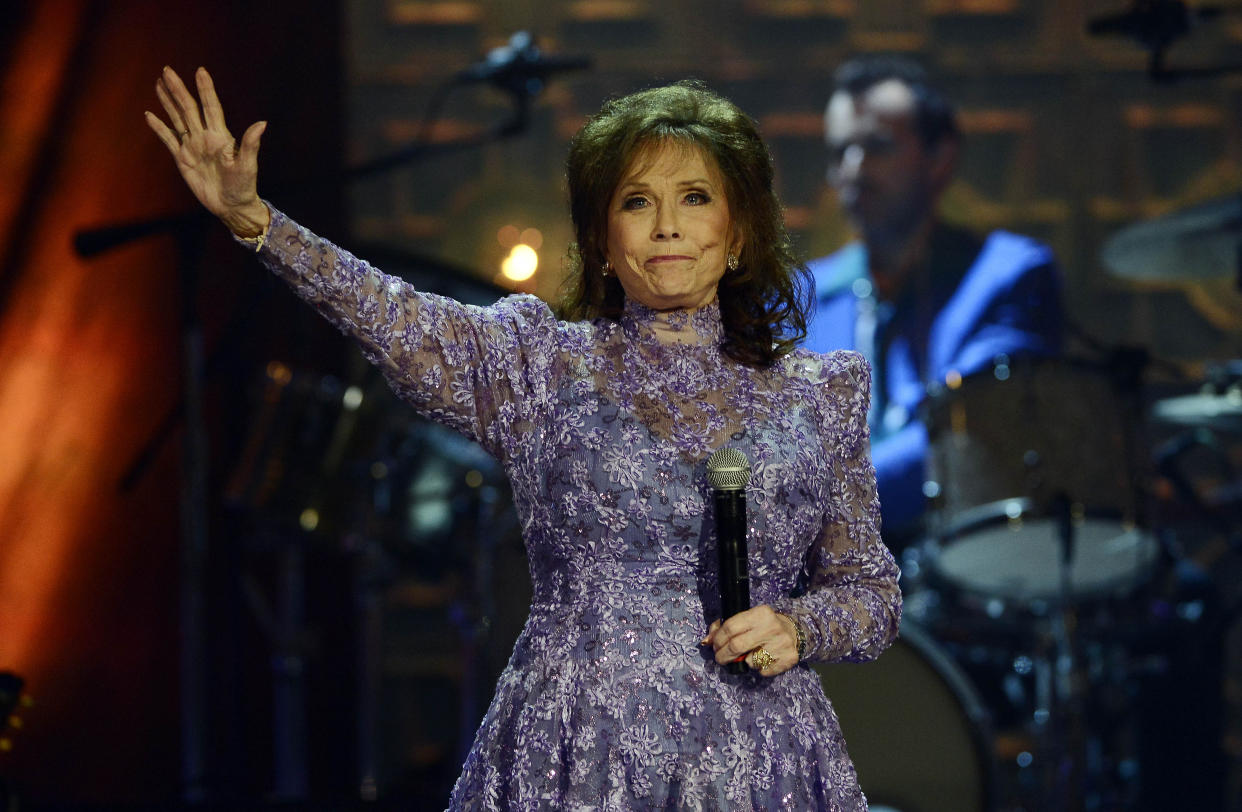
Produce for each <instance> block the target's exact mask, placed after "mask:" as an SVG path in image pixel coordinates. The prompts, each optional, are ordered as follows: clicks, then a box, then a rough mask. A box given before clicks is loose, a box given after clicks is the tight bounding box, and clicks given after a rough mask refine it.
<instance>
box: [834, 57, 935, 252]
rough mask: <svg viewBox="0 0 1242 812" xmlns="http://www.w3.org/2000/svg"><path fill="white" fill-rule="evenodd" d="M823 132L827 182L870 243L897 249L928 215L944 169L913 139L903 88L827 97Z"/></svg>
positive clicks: (910, 97)
mask: <svg viewBox="0 0 1242 812" xmlns="http://www.w3.org/2000/svg"><path fill="white" fill-rule="evenodd" d="M824 132H825V136H826V139H827V142H828V152H829V162H828V182H829V183H830V184H832V186H833V188H835V189H836V191H837V196H838V197H839V198H840V200H841V204H842V205H843V206H844V207H845V209H846V210H847V211H848V212H849V214H850V216H851V217H852V218H853V220H854V224H855V226H856V227H857V228H858V229H859V230H860V231H861V232H862V234H863V236H864V238H865V239H866V240H867V241H868V242H869V243H876V242H878V243H885V242H891V241H897V242H900V241H901V240H903V239H904V238H905V237H907V236H909V235H910V234H912V233H913V232H914V230H915V229H916V228H917V227H918V226H919V225H920V223H921V222H922V221H923V220H924V218H926V217H929V216H930V215H931V214H932V210H933V207H934V205H935V197H936V194H937V192H938V190H939V188H940V182H941V180H942V177H941V174H942V167H941V164H940V162H939V161H938V160H937V158H938V156H937V155H936V154H935V153H936V150H935V149H929V148H928V147H926V146H925V145H924V143H923V140H922V138H920V136H919V133H918V130H917V129H916V123H915V98H914V93H913V92H912V91H911V90H910V88H909V87H908V86H907V85H906V84H905V83H904V82H901V81H900V80H897V79H890V80H887V81H884V82H880V83H879V84H876V85H874V86H872V87H871V88H869V89H867V90H866V91H864V92H862V93H861V94H859V95H857V96H852V95H850V94H849V93H846V92H844V91H838V92H837V93H835V94H833V96H832V98H831V99H830V100H829V101H828V108H827V110H826V111H825V113H824Z"/></svg>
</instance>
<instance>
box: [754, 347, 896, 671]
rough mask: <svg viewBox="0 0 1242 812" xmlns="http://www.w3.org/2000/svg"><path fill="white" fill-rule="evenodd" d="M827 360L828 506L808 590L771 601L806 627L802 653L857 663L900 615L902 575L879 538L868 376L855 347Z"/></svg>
mask: <svg viewBox="0 0 1242 812" xmlns="http://www.w3.org/2000/svg"><path fill="white" fill-rule="evenodd" d="M824 361H825V364H824V375H825V377H826V380H825V381H824V382H823V383H822V384H821V387H822V391H823V394H824V399H825V401H826V402H825V404H824V405H823V406H822V409H823V414H822V416H821V421H822V422H821V426H820V431H821V432H822V434H823V437H824V448H825V453H826V454H827V455H828V459H829V461H830V463H829V479H828V482H827V483H826V487H825V496H826V500H827V506H826V511H825V522H824V527H823V529H822V531H821V532H820V536H819V538H818V540H817V542H816V543H815V545H814V547H813V548H812V549H811V551H810V554H809V556H808V561H807V576H808V577H807V589H806V592H805V593H804V594H803V595H801V596H800V597H797V598H790V599H787V600H786V601H781V602H780V603H781V604H783V605H777V606H774V608H776V609H777V610H778V611H784V612H787V613H789V614H791V615H792V616H793V617H795V618H797V620H798V621H799V622H800V623H801V624H802V626H803V628H804V629H805V631H806V636H807V641H806V654H805V657H804V659H807V660H820V661H837V660H851V661H855V662H860V661H864V660H871V659H874V658H875V657H877V656H879V654H880V652H882V651H883V650H884V649H885V648H887V647H888V645H889V644H890V643H892V641H893V639H894V638H896V636H897V629H898V625H899V623H900V621H901V590H900V589H899V588H898V585H897V578H898V575H899V572H898V569H897V564H896V562H895V561H894V560H893V556H892V554H891V553H890V552H889V550H888V548H887V547H885V546H884V543H883V542H882V541H881V540H880V501H879V497H878V496H877V494H876V484H875V469H874V468H873V467H872V464H871V459H870V454H869V442H868V437H869V434H868V429H867V407H868V404H869V403H870V397H871V376H870V374H869V371H868V368H867V362H866V361H865V360H864V359H863V357H862V356H861V355H859V354H857V353H852V352H849V353H846V352H840V353H833V354H832V355H830V356H827V357H826V358H825V359H824Z"/></svg>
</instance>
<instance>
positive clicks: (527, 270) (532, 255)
mask: <svg viewBox="0 0 1242 812" xmlns="http://www.w3.org/2000/svg"><path fill="white" fill-rule="evenodd" d="M538 267H539V254H538V253H536V251H535V249H534V248H531V247H530V246H529V245H527V244H526V243H518V244H517V245H515V246H513V248H512V250H510V251H509V256H507V257H505V258H504V260H502V261H501V263H500V273H501V274H502V275H503V276H504V277H505V278H506V279H509V280H512V281H514V282H525V281H526V280H527V279H530V278H531V277H532V276H534V275H535V270H536V269H537V268H538Z"/></svg>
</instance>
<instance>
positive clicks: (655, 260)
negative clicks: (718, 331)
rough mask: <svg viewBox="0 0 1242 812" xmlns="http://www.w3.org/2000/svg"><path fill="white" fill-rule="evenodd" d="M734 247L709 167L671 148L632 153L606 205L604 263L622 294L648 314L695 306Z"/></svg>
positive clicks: (692, 150) (737, 245)
mask: <svg viewBox="0 0 1242 812" xmlns="http://www.w3.org/2000/svg"><path fill="white" fill-rule="evenodd" d="M741 248H742V246H741V239H740V237H739V236H738V235H737V234H735V233H734V229H733V221H732V219H731V218H730V216H729V202H728V201H727V200H726V199H725V193H724V184H723V183H722V182H721V179H720V173H719V171H718V170H717V169H716V166H715V162H714V161H708V160H707V159H705V158H704V155H703V153H702V151H701V150H699V149H698V148H697V147H695V146H692V145H683V144H679V143H676V142H663V143H659V144H654V145H652V146H650V147H646V148H644V149H642V150H640V151H639V152H638V153H637V154H636V155H635V157H634V160H633V161H632V162H631V164H630V166H629V167H628V168H627V169H626V171H625V172H624V173H623V174H622V176H621V182H620V183H619V184H618V185H617V188H616V191H614V192H613V195H612V200H611V201H610V202H609V205H608V246H607V253H608V262H609V264H610V265H611V266H612V270H613V272H614V273H616V275H617V280H618V281H619V282H620V283H621V287H622V288H623V289H624V290H625V295H626V296H628V297H629V298H631V299H634V300H635V301H637V302H639V303H640V304H642V305H645V306H647V307H650V308H652V309H653V310H672V309H676V308H696V307H702V306H703V305H705V304H707V303H709V302H711V300H712V299H713V298H715V296H716V285H717V283H718V282H719V281H720V277H722V276H724V272H725V262H726V259H727V257H728V255H729V254H730V253H733V254H739V253H740V252H741Z"/></svg>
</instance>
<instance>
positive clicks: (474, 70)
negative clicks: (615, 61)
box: [457, 31, 591, 96]
mask: <svg viewBox="0 0 1242 812" xmlns="http://www.w3.org/2000/svg"><path fill="white" fill-rule="evenodd" d="M589 67H591V60H590V59H587V58H585V57H559V56H547V55H545V54H544V53H543V51H541V50H539V48H538V47H537V46H536V45H535V38H534V37H533V36H531V34H530V32H529V31H518V32H517V33H516V34H514V35H513V36H511V37H509V44H508V45H503V46H501V47H499V48H493V49H492V50H491V51H489V52H488V54H487V56H486V57H485V58H484V60H483V61H482V62H477V63H475V64H473V65H471V66H470V67H468V68H466V69H465V70H463V71H460V72H458V74H457V81H459V82H490V83H491V84H493V85H496V86H497V87H499V88H500V89H502V90H508V91H509V92H510V93H516V94H518V95H525V96H534V95H536V94H538V93H539V91H541V90H543V86H544V83H545V82H546V81H547V78H548V77H549V76H551V75H552V74H554V73H564V72H565V71H571V70H582V69H584V68H589Z"/></svg>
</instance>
